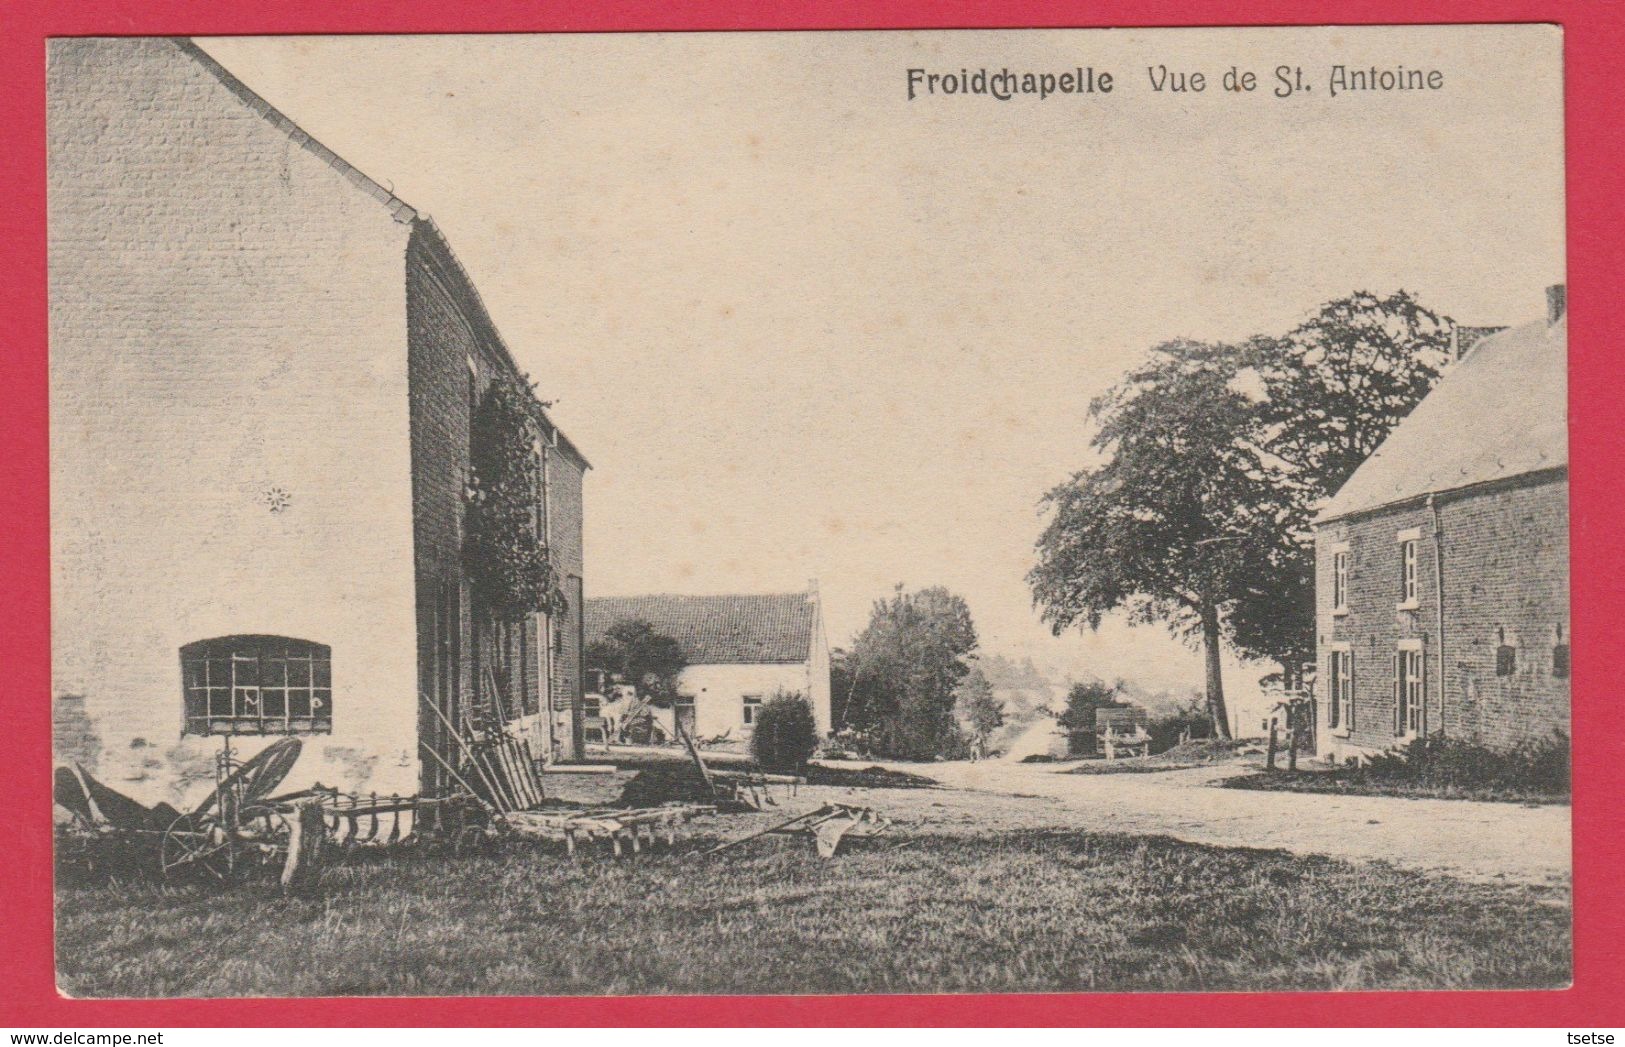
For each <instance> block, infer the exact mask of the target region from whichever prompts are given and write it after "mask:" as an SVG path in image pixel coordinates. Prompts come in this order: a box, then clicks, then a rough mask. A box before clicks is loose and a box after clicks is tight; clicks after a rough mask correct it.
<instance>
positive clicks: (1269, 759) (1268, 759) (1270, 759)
mask: <svg viewBox="0 0 1625 1047" xmlns="http://www.w3.org/2000/svg"><path fill="white" fill-rule="evenodd" d="M1275 723H1276V721H1275V717H1273V716H1272V717H1270V746H1269V752H1268V754H1267V755H1266V756H1265V757H1264V766H1265V767H1266V768H1268V769H1269V770H1272V771H1273V770H1275V746H1276V738H1275Z"/></svg>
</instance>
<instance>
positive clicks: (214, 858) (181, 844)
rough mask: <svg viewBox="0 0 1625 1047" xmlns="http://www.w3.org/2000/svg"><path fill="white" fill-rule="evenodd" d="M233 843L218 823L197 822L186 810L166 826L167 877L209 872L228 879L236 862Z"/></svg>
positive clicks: (163, 856) (162, 856)
mask: <svg viewBox="0 0 1625 1047" xmlns="http://www.w3.org/2000/svg"><path fill="white" fill-rule="evenodd" d="M231 844H232V841H231V837H230V836H229V835H228V834H227V833H226V831H225V830H224V829H223V828H221V827H220V825H218V824H217V823H215V822H204V823H197V822H194V821H193V819H192V817H191V816H190V815H185V814H183V815H181V816H180V817H179V818H176V819H175V820H174V821H173V822H171V823H169V828H167V829H165V830H164V837H163V840H162V842H161V844H160V846H159V850H158V856H159V864H160V867H161V868H162V870H163V874H164V875H165V876H166V877H182V876H189V875H198V874H207V875H210V876H213V877H214V878H215V879H217V880H225V879H227V878H228V877H229V876H230V875H231V873H232V867H233V865H234V862H233V860H232V859H233V855H232V850H231Z"/></svg>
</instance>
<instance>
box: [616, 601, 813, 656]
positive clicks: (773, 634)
mask: <svg viewBox="0 0 1625 1047" xmlns="http://www.w3.org/2000/svg"><path fill="white" fill-rule="evenodd" d="M639 618H641V619H642V620H644V621H646V622H648V623H649V624H650V625H652V626H654V628H655V631H656V632H659V633H664V634H665V635H667V636H670V637H671V638H672V639H674V640H676V641H677V642H678V643H679V644H681V645H682V648H683V655H684V656H685V657H686V658H687V659H688V661H689V664H690V665H749V664H757V663H763V662H785V663H794V662H805V661H807V660H808V658H809V657H810V656H811V653H812V641H813V631H814V627H815V626H816V624H817V621H818V604H817V601H816V598H815V597H814V596H813V595H812V594H810V593H752V594H744V595H724V596H669V595H657V596H603V597H598V598H597V599H592V600H588V601H587V613H586V616H585V625H586V633H587V643H589V644H591V643H594V642H596V641H598V640H602V639H603V638H604V633H605V632H606V631H607V630H608V629H609V627H610V626H612V625H614V624H615V623H616V622H618V621H622V620H625V619H639Z"/></svg>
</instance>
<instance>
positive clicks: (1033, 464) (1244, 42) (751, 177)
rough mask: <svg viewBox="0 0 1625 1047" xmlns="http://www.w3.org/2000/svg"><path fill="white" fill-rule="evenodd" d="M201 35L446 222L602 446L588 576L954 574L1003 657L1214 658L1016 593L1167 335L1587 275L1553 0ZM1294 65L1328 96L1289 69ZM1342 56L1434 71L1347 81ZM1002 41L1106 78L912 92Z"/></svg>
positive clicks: (563, 419) (526, 363)
mask: <svg viewBox="0 0 1625 1047" xmlns="http://www.w3.org/2000/svg"><path fill="white" fill-rule="evenodd" d="M200 43H201V44H202V46H203V47H204V48H205V49H206V50H207V51H209V52H210V53H211V54H212V55H214V56H215V57H216V58H217V59H218V60H219V61H220V62H221V63H222V64H223V65H225V66H226V67H227V68H228V69H229V70H231V71H232V72H233V73H234V74H236V75H237V76H238V77H239V78H240V79H242V80H243V81H244V82H245V83H246V84H248V86H249V87H251V88H252V89H254V90H255V91H256V92H258V93H259V94H261V95H262V96H264V97H265V98H266V99H267V100H268V101H270V102H271V103H272V104H273V105H275V106H276V107H278V108H279V109H281V110H282V111H283V112H284V113H286V114H287V115H288V116H289V117H290V118H292V119H293V120H294V121H295V122H296V123H298V124H299V125H300V126H302V127H303V128H304V129H305V130H307V131H308V132H310V133H311V134H312V135H313V136H314V137H316V138H317V139H318V140H320V141H322V142H323V143H324V144H326V145H327V146H328V147H330V148H331V149H333V150H334V151H335V152H337V153H338V154H339V155H340V156H342V157H344V158H345V159H346V160H348V161H349V162H351V163H352V164H354V165H355V166H356V167H358V168H360V169H361V170H362V171H364V172H366V173H367V174H369V175H371V176H372V177H373V178H375V179H377V180H378V181H379V182H380V183H382V184H383V185H385V186H386V187H390V188H392V189H393V191H394V192H395V193H396V194H397V195H398V196H399V197H400V198H402V199H403V200H405V201H407V202H408V203H409V204H411V205H412V206H413V207H415V208H417V209H418V210H419V211H420V212H423V213H426V214H428V215H430V216H432V217H433V218H434V219H435V221H436V223H437V224H438V225H439V226H440V228H441V229H442V230H443V231H444V232H445V234H446V235H447V237H448V239H449V240H450V241H451V243H452V245H453V248H454V249H455V250H456V252H457V253H458V255H459V257H460V258H461V259H462V261H463V263H464V265H465V267H466V268H467V269H468V271H469V272H470V273H471V274H472V276H473V278H474V281H475V283H476V285H477V286H478V287H479V289H480V293H481V295H482V297H483V299H484V301H485V303H486V305H487V306H488V307H489V309H490V311H491V314H492V316H493V318H494V319H495V321H496V324H497V326H498V328H499V329H500V330H501V332H502V334H503V336H504V339H505V340H506V341H507V343H508V345H509V347H510V348H511V350H512V351H513V354H514V356H515V357H516V358H517V359H518V361H519V363H520V365H521V366H522V367H523V368H525V369H526V370H528V371H529V373H530V374H531V376H532V378H534V379H536V380H538V382H539V387H538V392H539V394H540V395H541V396H542V397H543V398H544V399H547V400H551V401H553V402H554V406H553V408H552V411H551V413H552V415H553V417H554V419H555V421H557V422H558V423H559V425H560V426H561V427H562V428H563V429H564V430H565V431H566V432H567V433H569V434H570V436H571V438H572V439H573V440H574V441H575V442H576V444H577V445H578V446H579V447H580V448H581V449H582V451H583V452H584V453H585V454H586V456H587V457H588V458H589V459H590V460H591V462H592V464H593V467H594V468H593V471H592V472H591V473H590V474H589V475H588V479H587V505H586V524H585V527H586V563H587V568H586V586H587V591H588V595H589V596H591V595H610V594H627V593H639V592H689V593H705V592H762V591H789V590H797V589H801V588H804V587H805V586H806V585H807V584H808V581H809V580H810V579H815V578H816V579H817V580H818V584H819V587H820V592H821V595H822V598H823V604H824V613H825V619H826V623H827V626H828V630H829V635H830V640H831V643H832V644H835V645H842V644H845V643H847V642H849V641H850V639H851V637H852V635H853V634H854V633H855V632H856V631H857V630H859V629H860V628H861V627H862V625H863V623H864V621H865V620H866V618H867V616H868V612H869V608H870V605H871V603H872V601H873V600H875V599H876V598H879V597H882V596H884V595H886V594H887V593H888V592H889V591H890V590H891V587H892V586H893V585H894V584H896V583H899V582H901V583H904V584H906V585H907V586H909V587H910V588H916V587H922V586H926V585H939V584H940V585H946V586H947V587H949V588H950V589H952V590H954V591H955V592H958V593H960V594H961V595H963V596H964V597H965V598H966V600H967V601H968V602H969V605H970V608H971V612H972V615H973V617H974V619H975V622H976V625H977V627H978V631H979V633H980V635H981V639H982V646H983V648H984V650H985V651H987V652H989V653H992V652H998V653H1003V654H1006V655H1010V656H1014V657H1023V656H1030V657H1032V658H1034V660H1035V661H1037V662H1038V663H1039V664H1040V665H1047V666H1055V667H1058V668H1060V669H1061V670H1062V671H1064V672H1067V673H1070V674H1073V675H1077V676H1086V675H1098V676H1101V677H1103V678H1107V679H1111V678H1114V677H1125V678H1128V679H1132V680H1135V681H1137V682H1139V683H1141V684H1142V685H1144V686H1147V687H1152V688H1158V689H1161V688H1168V689H1180V690H1195V689H1199V688H1200V687H1201V684H1202V664H1201V660H1200V656H1199V654H1197V653H1196V652H1195V651H1192V650H1190V649H1188V648H1186V647H1184V646H1182V645H1180V644H1179V643H1177V642H1175V641H1174V640H1172V639H1171V638H1170V637H1169V636H1168V635H1167V633H1166V632H1164V631H1162V630H1159V629H1156V628H1138V629H1135V628H1130V627H1128V626H1126V625H1124V624H1123V623H1121V622H1118V621H1115V620H1112V621H1108V622H1107V624H1106V625H1105V626H1103V628H1102V629H1101V630H1100V631H1099V632H1098V633H1095V634H1086V633H1079V632H1073V633H1070V634H1068V635H1066V636H1064V637H1059V638H1056V637H1052V636H1051V635H1050V634H1049V631H1048V629H1047V627H1045V626H1044V625H1043V624H1042V623H1041V622H1040V621H1039V618H1038V616H1037V614H1036V612H1035V611H1034V610H1033V608H1032V606H1031V597H1030V593H1029V591H1028V589H1027V586H1026V584H1025V581H1024V576H1025V574H1026V572H1027V571H1028V570H1029V569H1030V567H1031V566H1032V563H1033V560H1034V553H1033V543H1034V541H1035V539H1036V538H1037V536H1038V534H1039V532H1040V530H1041V529H1042V526H1043V520H1042V518H1041V516H1040V510H1039V504H1038V503H1039V499H1040V497H1041V496H1042V495H1043V494H1044V492H1045V491H1046V490H1048V489H1050V488H1051V487H1053V486H1055V485H1056V484H1058V483H1061V482H1063V481H1065V480H1066V479H1067V478H1068V476H1069V475H1070V474H1071V473H1072V472H1073V471H1075V470H1077V469H1079V468H1082V467H1084V466H1086V465H1087V464H1089V462H1090V461H1091V458H1090V450H1089V446H1088V440H1089V435H1090V430H1089V424H1088V420H1087V418H1086V408H1087V405H1088V403H1089V401H1090V399H1091V398H1092V397H1094V396H1095V395H1097V394H1099V393H1100V392H1102V391H1104V390H1105V389H1106V388H1108V387H1109V386H1110V385H1111V383H1112V382H1113V381H1114V380H1116V379H1117V378H1118V377H1119V376H1120V375H1121V374H1122V373H1123V371H1124V370H1125V369H1126V368H1127V367H1129V366H1131V365H1132V364H1133V362H1134V361H1135V360H1136V359H1137V358H1138V356H1139V355H1140V354H1142V353H1144V352H1145V351H1146V350H1147V349H1148V348H1149V347H1150V346H1152V345H1154V344H1156V343H1158V342H1160V341H1164V340H1167V339H1170V338H1174V337H1190V338H1199V339H1235V338H1242V337H1245V336H1247V335H1250V334H1253V333H1259V332H1282V331H1285V330H1287V329H1289V328H1290V327H1291V326H1292V325H1293V324H1295V323H1296V322H1297V321H1298V320H1300V319H1301V318H1303V317H1304V316H1306V315H1307V314H1308V313H1310V312H1311V311H1312V310H1313V309H1314V308H1315V307H1316V306H1317V305H1318V304H1319V303H1321V302H1323V301H1327V300H1330V299H1332V298H1335V297H1338V296H1341V295H1345V294H1348V293H1350V292H1352V291H1354V290H1356V289H1365V290H1371V291H1377V292H1383V291H1389V290H1393V289H1397V288H1404V289H1407V290H1410V291H1413V292H1415V293H1417V294H1418V295H1419V296H1420V297H1421V299H1422V301H1423V302H1424V303H1425V304H1427V305H1429V306H1431V307H1432V308H1434V309H1436V310H1438V311H1440V312H1442V313H1445V314H1447V315H1450V316H1453V317H1455V318H1456V319H1458V320H1460V321H1461V322H1463V323H1472V324H1510V323H1517V322H1520V321H1524V320H1527V319H1530V318H1533V317H1535V316H1538V315H1540V313H1541V310H1542V308H1543V288H1544V287H1545V286H1546V285H1548V284H1551V283H1555V282H1559V281H1561V280H1562V278H1563V239H1562V238H1563V202H1562V126H1561V125H1562V114H1561V68H1560V64H1559V63H1560V51H1561V36H1560V32H1559V30H1557V29H1555V28H1552V27H1546V26H1525V27H1518V26H1479V27H1413V28H1410V29H1383V28H1375V29H1348V28H1332V29H1307V30H1295V29H1268V30H1141V31H1126V30H1105V31H1042V32H1025V31H1024V32H997V33H985V32H953V33H947V32H934V33H875V32H853V33H824V34H798V33H772V34H658V35H657V34H613V35H574V36H571V35H563V36H523V35H520V36H489V37H328V38H294V37H260V38H234V39H208V40H201V41H200ZM1282 64H1286V65H1289V66H1293V67H1301V68H1302V69H1303V70H1304V77H1305V81H1304V82H1306V83H1308V84H1309V85H1310V90H1309V91H1308V92H1295V93H1294V94H1293V95H1291V96H1289V97H1286V98H1278V97H1276V96H1275V95H1274V93H1273V89H1274V86H1275V83H1276V81H1275V78H1274V72H1273V71H1274V69H1275V67H1276V66H1278V65H1282ZM1334 64H1345V65H1346V66H1347V67H1349V68H1360V69H1365V68H1368V67H1370V66H1372V65H1376V66H1378V67H1380V68H1383V69H1393V68H1396V67H1399V66H1404V67H1406V68H1410V69H1437V70H1439V71H1440V72H1441V74H1442V77H1443V87H1441V88H1440V89H1438V90H1433V91H1394V92H1387V93H1382V92H1370V93H1344V94H1341V95H1339V97H1337V98H1336V99H1333V98H1331V97H1330V92H1329V90H1328V88H1329V82H1328V75H1329V72H1330V70H1331V68H1332V66H1333V65H1334ZM1158 65H1166V66H1168V67H1169V68H1170V69H1172V70H1175V71H1186V72H1189V71H1197V70H1200V71H1203V72H1204V73H1205V75H1206V77H1207V78H1208V80H1209V82H1210V86H1209V88H1208V90H1206V91H1205V92H1203V93H1199V94H1198V93H1186V94H1182V95H1173V94H1170V93H1167V92H1163V93H1157V92H1155V91H1153V90H1152V89H1151V87H1150V83H1149V76H1148V73H1147V70H1148V68H1151V67H1155V66H1158ZM1232 65H1234V66H1237V67H1238V69H1242V70H1252V71H1255V72H1256V74H1257V75H1258V78H1259V85H1260V86H1259V89H1258V90H1257V91H1255V92H1251V93H1240V92H1224V91H1222V90H1221V89H1220V84H1221V77H1222V74H1223V73H1224V72H1225V71H1226V70H1227V69H1229V68H1230V67H1231V66H1232ZM983 66H988V67H991V68H993V69H995V70H996V69H1000V68H1004V67H1009V68H1010V69H1012V70H1014V71H1022V70H1027V69H1031V70H1034V71H1054V72H1060V71H1064V70H1070V69H1073V68H1076V67H1093V68H1094V69H1095V70H1096V71H1097V73H1098V72H1103V71H1109V72H1111V73H1112V75H1113V77H1114V81H1115V82H1114V85H1113V91H1112V92H1111V93H1110V94H1099V93H1097V94H1093V95H1067V96H1063V95H1056V96H1051V97H1049V98H1046V99H1043V100H1038V99H1036V98H1031V97H1027V98H1017V99H1015V100H1012V101H1009V102H1000V101H996V100H994V99H991V98H988V97H985V96H966V95H958V96H945V95H935V96H928V97H921V98H916V99H915V100H913V101H910V100H909V99H908V97H907V90H906V88H907V70H908V69H910V68H921V69H926V70H929V71H932V72H939V71H940V72H957V71H959V70H960V69H961V68H970V69H976V68H980V67H983ZM1260 672H1261V670H1258V669H1255V668H1253V667H1246V668H1242V667H1238V666H1237V665H1235V664H1234V663H1231V665H1230V672H1229V681H1227V682H1228V684H1229V686H1230V687H1231V688H1232V689H1238V688H1240V689H1245V688H1246V687H1248V686H1249V685H1250V684H1251V683H1252V682H1253V681H1256V678H1257V676H1258V675H1259V674H1260Z"/></svg>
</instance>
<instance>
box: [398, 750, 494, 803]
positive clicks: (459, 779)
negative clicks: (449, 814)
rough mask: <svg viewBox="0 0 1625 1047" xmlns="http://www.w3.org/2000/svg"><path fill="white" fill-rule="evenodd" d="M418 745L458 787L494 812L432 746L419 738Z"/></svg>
mask: <svg viewBox="0 0 1625 1047" xmlns="http://www.w3.org/2000/svg"><path fill="white" fill-rule="evenodd" d="M418 745H420V746H422V747H423V751H424V752H426V753H428V754H429V755H430V756H432V757H434V762H435V763H438V764H439V765H440V766H442V767H444V768H445V769H446V773H447V774H449V775H451V776H452V778H453V780H455V781H456V782H457V784H458V785H461V786H462V787H463V788H464V789H465V790H467V791H468V795H470V796H472V797H474V799H476V800H479V802H480V803H482V804H484V805H485V806H486V807H488V808H490V809H491V810H493V811H495V810H496V808H495V807H494V806H492V805H491V804H489V803H486V801H485V800H484V799H482V798H481V797H480V794H479V793H478V792H476V791H475V790H474V787H473V786H471V785H469V784H468V783H467V782H465V781H463V776H462V775H460V774H458V773H457V772H456V771H454V770H452V768H451V764H449V763H447V762H446V761H445V760H443V759H441V757H440V754H439V753H437V752H435V751H434V747H433V746H431V745H430V744H429V743H428V742H426V741H424V740H423V739H421V738H420V739H418ZM497 813H498V814H500V813H501V812H500V811H498V812H497Z"/></svg>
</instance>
